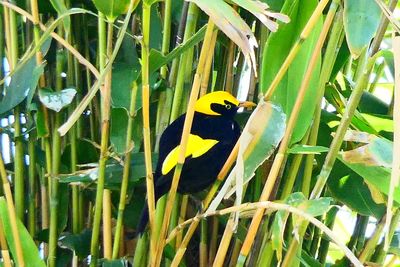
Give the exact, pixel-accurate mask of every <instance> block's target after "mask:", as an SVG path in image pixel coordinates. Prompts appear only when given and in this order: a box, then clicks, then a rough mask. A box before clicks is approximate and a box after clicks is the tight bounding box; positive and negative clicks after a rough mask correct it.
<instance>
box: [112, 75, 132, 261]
mask: <svg viewBox="0 0 400 267" xmlns="http://www.w3.org/2000/svg"><path fill="white" fill-rule="evenodd" d="M137 92H138V86H137V84H136V82H134V83H133V86H132V92H131V103H130V107H129V116H128V123H127V129H126V140H125V151H126V152H125V158H124V170H123V174H122V182H121V190H120V198H119V205H118V217H117V225H116V229H115V237H114V245H113V252H112V258H113V259H116V258H117V257H118V252H119V248H120V243H121V242H120V241H121V234H122V225H123V219H124V212H125V203H126V193H127V191H128V182H129V171H130V166H131V164H130V162H131V146H132V127H133V121H134V117H135V114H136V96H137Z"/></svg>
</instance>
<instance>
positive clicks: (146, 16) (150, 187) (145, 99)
mask: <svg viewBox="0 0 400 267" xmlns="http://www.w3.org/2000/svg"><path fill="white" fill-rule="evenodd" d="M142 7H143V9H142V34H143V39H142V43H141V45H142V58H141V59H142V115H143V142H144V157H145V165H146V189H147V205H148V209H149V226H150V232H151V235H150V249H151V251H155V248H156V247H155V243H156V235H155V225H154V215H155V196H154V181H153V167H152V159H151V140H150V85H149V40H150V9H151V5H148V4H146V3H143V5H142ZM150 258H151V260H153V259H154V258H155V257H154V256H153V255H152V254H150Z"/></svg>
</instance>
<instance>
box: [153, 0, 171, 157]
mask: <svg viewBox="0 0 400 267" xmlns="http://www.w3.org/2000/svg"><path fill="white" fill-rule="evenodd" d="M171 9H172V0H166V1H164V21H163V39H162V47H161V53H162V54H163V55H166V54H167V53H168V52H169V47H170V40H171ZM167 72H168V67H167V66H166V65H164V66H162V67H161V70H160V75H161V78H163V79H164V80H167V78H168V77H167ZM171 102H172V90H171V89H169V88H167V89H166V90H165V91H163V92H161V93H160V97H159V101H158V106H157V124H156V146H155V149H154V150H155V151H156V152H157V151H158V143H159V141H160V138H161V134H162V133H163V131H164V129H165V128H166V127H167V126H168V121H169V113H170V107H171Z"/></svg>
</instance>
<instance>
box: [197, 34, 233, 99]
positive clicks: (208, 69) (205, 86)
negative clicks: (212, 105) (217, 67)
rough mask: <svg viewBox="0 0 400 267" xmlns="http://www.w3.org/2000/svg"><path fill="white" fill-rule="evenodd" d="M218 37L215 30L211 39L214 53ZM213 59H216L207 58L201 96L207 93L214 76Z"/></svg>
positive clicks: (211, 48)
mask: <svg viewBox="0 0 400 267" xmlns="http://www.w3.org/2000/svg"><path fill="white" fill-rule="evenodd" d="M217 36H218V30H215V31H214V32H213V36H212V37H211V45H210V51H214V49H215V45H216V43H217V42H216V40H217ZM213 58H214V57H213V56H209V57H208V58H207V61H206V64H205V67H204V77H203V79H202V81H201V86H200V96H203V95H205V94H206V93H207V89H208V84H209V80H210V76H212V75H211V67H212V62H213ZM228 64H229V63H228ZM228 92H229V91H228Z"/></svg>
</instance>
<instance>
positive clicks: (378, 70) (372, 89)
mask: <svg viewBox="0 0 400 267" xmlns="http://www.w3.org/2000/svg"><path fill="white" fill-rule="evenodd" d="M385 66H386V64H385V62H384V61H382V62H381V63H379V64H378V66H377V67H376V71H375V77H374V80H373V81H372V82H371V84H370V85H369V88H368V92H370V93H374V92H375V88H376V86H377V84H378V82H379V79H381V78H382V74H383V71H384V70H385Z"/></svg>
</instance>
